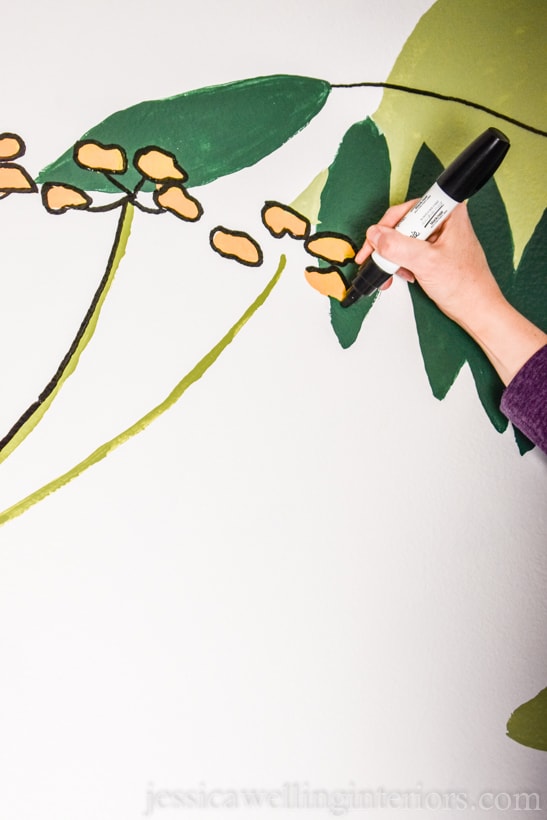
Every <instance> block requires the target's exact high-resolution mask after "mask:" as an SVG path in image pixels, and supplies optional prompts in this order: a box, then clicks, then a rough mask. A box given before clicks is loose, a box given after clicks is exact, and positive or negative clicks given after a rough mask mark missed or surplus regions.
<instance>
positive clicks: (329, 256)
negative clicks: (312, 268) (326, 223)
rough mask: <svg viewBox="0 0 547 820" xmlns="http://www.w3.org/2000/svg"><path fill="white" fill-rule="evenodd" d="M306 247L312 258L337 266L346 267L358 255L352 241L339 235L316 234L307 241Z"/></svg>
mask: <svg viewBox="0 0 547 820" xmlns="http://www.w3.org/2000/svg"><path fill="white" fill-rule="evenodd" d="M305 247H306V250H307V251H308V253H311V254H312V256H317V257H319V259H324V260H325V261H326V262H334V263H335V264H337V265H345V264H346V263H347V262H349V261H350V260H351V259H353V257H354V256H355V254H356V253H357V249H356V248H355V247H354V245H353V243H352V242H351V240H350V239H348V237H347V236H344V235H343V234H338V233H328V232H320V233H315V234H313V236H310V238H309V239H308V240H307V241H306V244H305Z"/></svg>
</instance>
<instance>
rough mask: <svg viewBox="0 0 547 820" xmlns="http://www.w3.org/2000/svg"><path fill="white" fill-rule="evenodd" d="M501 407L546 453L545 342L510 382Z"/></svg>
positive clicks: (546, 360) (546, 365)
mask: <svg viewBox="0 0 547 820" xmlns="http://www.w3.org/2000/svg"><path fill="white" fill-rule="evenodd" d="M500 407H501V412H502V413H503V414H504V415H506V416H507V418H508V419H510V421H512V422H513V424H514V425H515V427H518V429H519V430H521V432H523V433H524V435H525V436H528V438H529V439H530V441H533V442H534V444H537V446H538V447H539V448H540V449H541V450H543V452H544V453H547V345H545V347H542V348H541V350H538V352H537V353H534V355H533V356H532V357H531V358H530V359H528V361H527V362H526V364H524V365H523V366H522V367H521V369H520V370H519V372H518V373H517V374H516V376H515V377H514V378H513V379H512V380H511V381H510V382H509V384H508V385H507V387H506V388H505V390H504V393H503V396H502V399H501V405H500Z"/></svg>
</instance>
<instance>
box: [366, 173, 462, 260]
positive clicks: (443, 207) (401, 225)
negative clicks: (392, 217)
mask: <svg viewBox="0 0 547 820" xmlns="http://www.w3.org/2000/svg"><path fill="white" fill-rule="evenodd" d="M458 204H459V203H458V201H457V200H456V199H452V197H451V196H448V194H445V192H444V191H443V189H442V188H441V187H440V186H439V185H437V183H436V182H435V183H434V184H433V185H432V186H431V188H430V189H429V191H427V192H426V193H425V194H424V195H423V197H422V198H421V199H420V201H419V202H417V203H416V205H414V207H413V208H411V209H410V211H409V212H408V213H407V214H405V216H403V218H402V219H401V221H400V222H398V223H397V225H396V226H395V228H396V230H398V231H399V232H400V233H402V234H404V235H405V236H412V237H413V238H414V239H427V238H428V236H431V234H432V233H433V231H434V230H435V228H436V227H438V225H440V224H441V222H443V221H444V219H445V218H446V217H447V216H448V215H449V214H450V213H451V212H452V211H453V210H454V208H455V207H456V205H458ZM372 258H373V259H374V261H375V262H376V264H377V265H378V266H379V267H381V268H382V270H384V271H385V272H386V273H389V274H394V273H396V272H397V271H398V270H399V268H400V265H398V264H396V263H395V262H391V261H390V260H389V259H385V257H383V256H380V254H379V253H377V252H376V251H374V252H373V254H372Z"/></svg>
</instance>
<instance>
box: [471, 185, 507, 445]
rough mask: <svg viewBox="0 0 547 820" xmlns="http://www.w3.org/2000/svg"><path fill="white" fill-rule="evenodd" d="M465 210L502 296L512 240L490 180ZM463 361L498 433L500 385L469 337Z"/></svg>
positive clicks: (503, 422) (501, 427) (502, 422)
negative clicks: (467, 210) (469, 369)
mask: <svg viewBox="0 0 547 820" xmlns="http://www.w3.org/2000/svg"><path fill="white" fill-rule="evenodd" d="M468 209H469V216H470V219H471V222H472V223H473V228H474V230H475V233H476V234H477V238H478V240H479V242H480V243H481V245H482V247H483V249H484V252H485V254H486V258H487V260H488V264H489V266H490V269H491V270H492V272H493V274H494V276H495V277H496V281H497V282H498V285H499V286H500V288H501V290H502V292H503V293H505V294H507V292H508V290H509V288H510V286H511V282H512V280H513V276H514V268H513V251H514V246H513V237H512V234H511V227H510V225H509V219H508V217H507V211H506V209H505V205H504V202H503V199H502V198H501V195H500V192H499V189H498V186H497V185H496V182H495V180H494V179H491V180H490V181H489V182H488V183H487V184H486V185H485V186H484V188H482V189H481V190H480V191H479V192H478V193H476V194H475V195H474V196H473V197H471V199H470V200H469V204H468ZM466 357H467V360H468V362H469V367H470V368H471V373H472V374H473V379H474V380H475V386H476V388H477V393H478V394H479V398H480V400H481V402H482V406H483V407H484V409H485V410H486V413H487V414H488V418H489V419H490V421H491V422H492V424H493V425H494V427H495V428H496V430H498V432H500V433H501V432H503V431H504V430H505V429H506V428H507V424H508V421H507V418H506V417H505V416H504V415H503V413H502V412H501V410H500V402H501V397H502V393H503V389H504V386H503V382H502V380H501V379H500V377H499V376H498V374H497V373H496V370H495V369H494V367H493V366H492V365H491V364H490V362H489V360H488V358H487V356H486V355H485V354H484V353H483V351H482V350H481V349H480V347H479V346H478V345H477V344H476V343H475V342H473V341H472V339H471V338H469V337H467V338H466Z"/></svg>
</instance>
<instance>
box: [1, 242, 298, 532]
mask: <svg viewBox="0 0 547 820" xmlns="http://www.w3.org/2000/svg"><path fill="white" fill-rule="evenodd" d="M285 264H286V257H285V256H284V255H282V256H281V258H280V260H279V265H278V268H277V270H276V272H275V274H274V275H273V277H272V278H271V279H270V281H269V282H268V284H267V285H266V287H265V288H264V290H263V291H262V292H261V293H260V294H259V295H258V297H257V298H256V299H255V301H254V302H253V303H252V304H251V305H250V306H249V307H248V308H247V310H246V311H245V313H243V315H242V316H241V317H240V318H239V319H238V320H237V322H236V323H235V325H233V326H232V327H231V328H230V330H229V331H228V332H227V333H226V335H225V336H223V337H222V339H221V340H220V341H219V342H218V343H217V344H216V345H215V346H214V347H213V348H212V349H211V350H210V351H209V352H208V353H206V354H205V356H204V357H203V358H202V359H200V361H199V362H198V363H197V364H196V365H195V366H194V367H193V368H192V370H190V371H189V372H188V373H187V374H186V375H185V376H184V377H183V378H182V379H181V380H180V382H179V383H178V384H177V385H176V386H175V387H174V388H173V390H172V391H171V392H170V393H169V395H168V396H167V397H166V398H165V399H164V400H163V401H162V402H160V404H158V405H156V406H155V407H154V408H153V409H152V410H150V411H149V412H148V413H146V414H145V415H144V416H142V417H141V418H140V419H139V420H138V421H136V422H135V423H134V424H132V425H131V427H128V428H127V429H126V430H124V431H123V432H122V433H119V434H118V435H117V436H115V437H114V438H112V439H110V441H107V442H105V443H104V444H102V445H101V446H100V447H98V448H97V449H96V450H94V451H93V452H92V453H91V454H90V455H89V456H88V457H87V458H85V459H84V460H83V461H80V462H79V463H78V464H76V465H75V466H74V467H73V468H72V469H71V470H69V471H68V472H66V473H63V474H62V475H60V476H58V478H55V479H54V480H53V481H50V482H49V483H48V484H44V486H43V487H40V489H38V490H35V491H34V492H33V493H31V494H30V495H28V496H26V498H23V499H21V501H18V502H17V503H16V504H14V505H13V506H12V507H9V508H8V509H7V510H4V512H2V513H0V526H2V524H6V523H7V522H8V521H11V520H12V519H13V518H17V516H19V515H22V514H23V513H25V512H26V511H27V510H28V509H30V507H32V506H34V504H37V503H38V502H39V501H42V500H43V499H44V498H46V497H47V496H48V495H50V494H51V493H53V492H55V490H59V489H60V488H61V487H64V486H65V484H68V483H69V482H70V481H72V479H73V478H76V477H77V476H79V475H80V474H81V473H83V472H84V471H85V470H87V469H88V468H89V467H91V466H93V464H97V463H98V462H99V461H102V459H103V458H106V456H107V455H108V454H109V453H111V452H112V451H113V450H115V449H116V448H117V447H119V446H120V445H121V444H124V443H125V442H126V441H128V440H129V439H130V438H132V437H133V436H136V435H138V434H139V433H141V432H142V431H143V430H144V429H145V428H146V427H148V425H149V424H151V423H152V422H153V421H155V420H156V419H157V418H159V417H160V416H161V415H163V413H165V411H166V410H169V408H170V407H172V406H173V405H174V404H175V403H176V402H177V401H178V400H179V399H180V397H181V396H182V394H183V393H185V392H186V390H187V389H188V388H189V387H190V385H192V384H194V382H197V381H198V379H201V377H202V376H203V375H204V373H206V372H207V370H208V369H209V368H210V367H211V365H212V364H214V362H216V360H217V359H218V357H219V356H220V354H221V353H222V351H223V350H225V348H226V347H228V345H229V344H230V342H232V341H233V339H234V338H235V337H236V336H237V334H238V333H239V331H240V330H241V328H242V327H243V326H244V325H245V324H246V323H247V322H248V321H249V319H250V318H251V316H252V315H253V314H254V313H256V311H257V310H258V308H259V307H261V305H263V304H264V302H265V301H266V299H267V298H268V296H269V295H270V293H271V292H272V290H273V288H274V287H275V285H276V284H277V282H278V281H279V277H280V276H281V274H282V272H283V269H284V267H285Z"/></svg>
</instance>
